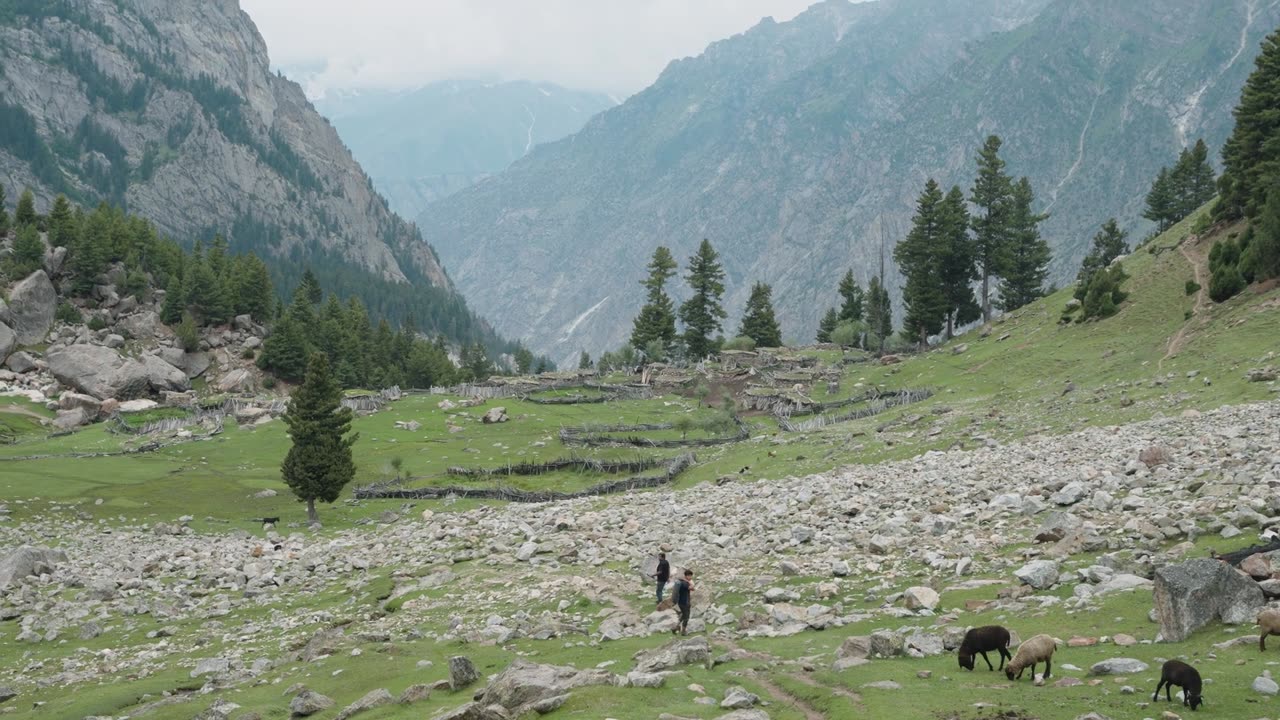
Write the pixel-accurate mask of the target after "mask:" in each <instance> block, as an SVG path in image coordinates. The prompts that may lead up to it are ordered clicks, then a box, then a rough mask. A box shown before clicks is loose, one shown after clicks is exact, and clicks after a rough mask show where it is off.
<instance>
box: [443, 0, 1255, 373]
mask: <svg viewBox="0 0 1280 720" xmlns="http://www.w3.org/2000/svg"><path fill="white" fill-rule="evenodd" d="M1277 24H1280V4H1275V3H1273V4H1265V3H1263V2H1261V0H1224V1H1223V2H1220V3H1203V2H1197V1H1196V0H1169V1H1168V2H1165V1H1163V0H1161V1H1159V2H1157V0H1136V1H1135V2H1131V3H1112V2H1104V1H1103V0H981V1H980V2H977V3H973V2H960V1H959V0H941V1H932V0H930V1H926V0H879V1H878V2H868V3H859V4H853V3H848V2H845V1H844V0H827V1H826V2H822V3H819V4H817V5H815V6H813V7H812V8H810V9H809V10H808V11H806V12H804V13H802V14H801V15H799V16H797V17H796V18H795V19H794V20H792V21H790V22H786V23H776V22H773V21H770V20H766V21H763V22H761V23H760V24H759V25H757V26H756V27H754V28H752V29H751V30H750V31H748V32H746V33H743V34H742V35H738V36H735V37H733V38H730V39H727V40H724V41H720V42H717V43H715V44H713V45H711V46H710V47H709V48H708V49H707V51H706V52H705V53H703V54H702V55H701V56H699V57H696V58H689V59H684V60H679V61H676V62H673V63H672V64H671V65H670V66H669V67H668V68H667V69H666V71H665V72H664V73H663V74H662V76H661V77H660V78H659V79H658V80H657V81H656V82H655V83H654V84H653V86H651V87H650V88H648V89H646V90H644V91H643V92H641V93H638V94H637V95H635V96H633V97H631V98H630V99H628V100H627V101H626V102H624V103H623V104H622V105H620V106H618V107H617V108H614V109H612V110H609V111H606V112H604V113H602V114H601V115H599V116H598V117H596V118H595V119H593V120H592V121H591V122H590V123H588V124H587V126H586V127H584V128H583V130H582V131H581V132H579V133H577V134H575V135H573V136H571V137H569V138H566V139H565V140H562V141H560V142H557V143H552V144H549V145H547V146H544V147H542V148H538V149H536V150H535V151H534V152H532V153H531V154H530V155H529V156H528V157H526V158H524V159H522V160H520V161H518V162H516V163H515V164H514V165H513V166H512V167H511V168H510V169H509V170H507V171H506V172H504V173H502V174H501V175H498V176H495V177H493V178H490V179H488V180H485V181H483V182H481V183H479V184H478V185H477V186H475V187H472V188H469V189H467V190H464V191H461V192H459V193H457V194H456V195H454V196H452V197H450V198H447V199H445V200H443V201H440V202H438V203H435V204H433V205H432V206H430V207H428V208H427V210H426V211H425V212H424V213H423V214H422V215H421V216H420V217H419V226H420V227H421V228H422V229H423V231H424V232H425V233H427V234H428V235H429V236H430V237H432V238H435V240H436V242H437V247H438V249H439V251H440V253H441V256H442V257H443V258H444V260H445V262H446V264H447V265H448V266H449V268H450V271H451V273H452V275H453V277H454V279H455V280H456V281H457V282H458V284H459V286H460V287H461V288H463V290H464V291H466V292H468V293H469V294H470V295H472V296H473V297H474V299H475V302H476V304H477V308H478V309H479V310H480V311H481V312H483V313H484V314H485V315H486V316H488V317H491V318H494V320H495V322H496V323H497V326H498V327H499V329H501V330H502V331H504V332H507V333H511V334H512V335H516V336H520V337H523V338H524V339H525V342H526V343H528V344H530V346H531V347H534V348H535V349H537V350H540V351H543V352H547V353H548V354H550V355H551V356H552V357H553V358H555V359H557V360H558V361H562V362H563V361H566V360H568V359H570V358H572V357H574V356H576V354H577V353H578V352H579V351H580V350H582V349H586V350H588V351H591V352H593V353H596V352H599V351H600V350H603V349H608V348H612V347H616V346H618V345H620V344H622V343H623V342H624V341H625V339H626V337H627V335H628V333H629V330H630V321H631V318H632V317H633V316H634V313H635V312H636V311H637V310H638V308H639V307H640V305H641V303H642V290H641V288H640V286H639V284H638V281H639V280H640V278H641V277H642V275H643V270H644V265H645V262H646V260H647V257H648V255H649V254H650V253H651V252H652V250H653V248H654V247H655V246H656V245H659V244H666V245H669V246H671V248H672V250H673V252H674V253H675V255H676V256H677V258H678V259H680V260H682V261H683V260H684V259H685V258H687V257H688V256H689V255H690V254H691V253H692V251H693V249H694V248H695V247H696V245H697V243H698V242H699V241H700V240H701V239H702V238H703V237H706V238H709V239H710V240H711V241H712V242H713V243H714V244H715V246H716V248H717V249H718V250H720V252H721V254H722V257H723V261H724V264H725V269H726V272H727V276H728V277H727V286H728V290H727V296H726V299H727V304H728V306H729V311H730V319H729V322H728V323H726V324H727V326H728V328H727V330H728V331H729V332H732V330H733V329H736V322H737V317H738V315H739V312H740V309H741V307H742V305H743V303H744V302H745V300H746V296H747V294H748V292H749V289H750V283H751V282H752V281H755V280H761V281H765V282H769V283H772V284H773V285H774V299H775V303H776V305H777V307H778V311H779V316H780V319H781V321H782V326H783V331H784V335H785V337H786V338H787V339H790V340H807V339H811V338H812V337H813V333H814V330H815V329H816V327H817V321H818V319H819V316H820V315H821V313H822V312H823V311H824V309H825V308H826V307H829V306H831V305H832V304H834V303H835V288H836V284H837V280H838V279H839V276H840V275H841V274H843V272H844V270H845V269H847V268H850V267H852V268H853V270H854V272H855V275H856V276H857V277H858V278H859V279H860V280H861V281H863V282H864V284H865V282H866V281H867V280H868V279H869V278H870V276H871V275H873V274H874V273H875V272H876V271H877V269H878V268H879V266H880V258H881V250H882V247H883V249H884V255H885V256H886V257H887V256H889V255H890V251H891V250H892V245H893V243H895V242H896V241H897V240H898V239H900V238H901V236H902V235H903V234H905V232H906V228H907V226H908V222H907V221H908V219H909V217H910V215H911V211H912V205H913V201H914V199H915V196H916V195H917V194H918V193H919V190H920V188H921V187H922V186H923V184H924V181H925V179H926V178H927V177H930V176H933V177H936V178H937V179H938V181H939V182H940V183H941V184H943V185H944V187H946V186H950V185H951V184H953V183H958V184H960V185H961V186H962V187H963V188H964V189H966V190H967V189H968V187H969V186H970V184H971V183H972V175H973V162H974V156H975V155H976V152H977V150H978V148H979V146H980V144H981V142H982V139H983V138H984V137H985V136H986V135H988V134H992V133H994V134H999V135H1001V136H1002V137H1003V138H1004V139H1005V145H1004V149H1003V151H1002V154H1003V155H1004V157H1005V159H1006V160H1007V161H1008V163H1009V171H1010V172H1011V173H1013V174H1015V175H1027V176H1029V177H1030V179H1031V181H1032V184H1033V186H1034V189H1035V191H1036V193H1037V197H1038V199H1039V200H1040V202H1039V205H1040V206H1041V207H1042V208H1048V209H1049V211H1050V212H1051V213H1052V217H1051V218H1050V219H1049V221H1048V222H1046V223H1045V225H1044V226H1043V232H1044V233H1045V235H1046V236H1047V237H1048V239H1049V240H1050V242H1051V243H1052V245H1053V247H1054V249H1055V262H1054V265H1053V268H1052V270H1053V278H1052V279H1053V280H1054V281H1056V282H1063V281H1065V280H1066V279H1068V278H1069V277H1071V276H1072V275H1073V274H1074V270H1075V268H1076V267H1077V266H1078V263H1079V260H1080V259H1081V257H1082V256H1083V254H1084V252H1085V249H1086V245H1087V243H1088V240H1089V238H1090V237H1091V236H1092V234H1093V232H1094V231H1095V230H1096V227H1097V226H1098V225H1099V224H1100V223H1101V222H1102V221H1103V220H1105V219H1106V218H1107V217H1109V216H1111V215H1115V216H1117V217H1119V218H1120V220H1121V221H1122V223H1123V224H1124V225H1125V226H1127V227H1129V228H1130V229H1132V230H1133V231H1134V234H1135V235H1137V236H1141V234H1142V233H1143V232H1144V231H1145V230H1146V228H1147V227H1148V225H1147V224H1146V223H1145V221H1143V220H1142V219H1141V217H1140V214H1141V204H1142V196H1143V195H1144V194H1145V192H1146V190H1147V188H1148V187H1149V184H1150V182H1151V179H1152V178H1153V177H1154V176H1155V173H1156V172H1157V170H1158V169H1159V167H1160V166H1162V165H1166V164H1169V163H1170V162H1172V160H1173V159H1174V158H1175V157H1176V154H1177V152H1178V149H1179V144H1180V143H1190V142H1194V141H1195V138H1197V137H1201V136H1203V137H1204V138H1205V140H1206V141H1207V142H1209V143H1210V146H1211V147H1213V148H1214V150H1215V152H1216V148H1217V147H1218V146H1220V144H1221V142H1222V141H1223V140H1224V139H1225V137H1226V136H1227V133H1228V132H1229V130H1230V127H1231V107H1232V106H1233V105H1234V102H1235V100H1236V97H1237V96H1238V93H1239V89H1240V87H1241V85H1242V84H1243V81H1244V78H1245V76H1246V75H1247V73H1248V72H1249V69H1250V68H1251V64H1252V60H1253V57H1254V54H1255V53H1256V48H1257V45H1258V42H1259V41H1260V40H1261V38H1262V37H1263V36H1264V35H1265V34H1266V33H1267V32H1269V31H1270V30H1271V29H1273V28H1274V27H1275V26H1276V25H1277ZM890 270H891V272H892V268H890ZM898 285H899V283H898V282H897V280H896V279H895V280H891V282H890V286H891V288H892V289H893V291H894V293H895V294H896V293H897V291H898ZM482 289H483V292H481V290H482ZM675 289H676V292H677V293H680V292H682V291H683V288H681V287H677V288H675Z"/></svg>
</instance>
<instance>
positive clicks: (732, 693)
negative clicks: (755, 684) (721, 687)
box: [720, 685, 760, 710]
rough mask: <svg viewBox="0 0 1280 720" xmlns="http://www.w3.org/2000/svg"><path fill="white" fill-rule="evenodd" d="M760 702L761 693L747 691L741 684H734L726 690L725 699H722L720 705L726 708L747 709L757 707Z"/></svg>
mask: <svg viewBox="0 0 1280 720" xmlns="http://www.w3.org/2000/svg"><path fill="white" fill-rule="evenodd" d="M759 702H760V696H759V695H756V694H755V693H750V692H747V690H746V688H743V687H742V686H741V685H734V686H732V687H730V688H729V689H728V690H725V691H724V700H721V701H720V707H722V708H724V709H725V710H745V709H747V708H751V707H755V706H756V704H757V703H759Z"/></svg>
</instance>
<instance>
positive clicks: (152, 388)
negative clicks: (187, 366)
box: [45, 345, 191, 400]
mask: <svg viewBox="0 0 1280 720" xmlns="http://www.w3.org/2000/svg"><path fill="white" fill-rule="evenodd" d="M45 359H46V361H47V362H48V363H49V372H50V373H52V374H53V376H54V377H55V378H57V380H58V382H60V383H62V384H64V385H67V386H69V387H74V388H76V389H77V390H80V391H81V392H85V393H88V394H90V395H92V396H94V397H96V398H98V399H99V400H106V399H109V398H114V399H116V400H132V399H135V398H141V397H146V396H148V395H152V394H159V393H160V392H162V391H165V390H170V391H183V390H186V389H188V388H190V387H191V384H190V382H189V381H188V380H187V375H186V373H184V372H183V371H181V370H179V369H178V368H176V367H174V366H172V365H170V364H169V363H167V362H165V361H164V360H161V359H160V358H158V357H156V356H154V355H144V356H143V357H142V358H141V359H134V358H129V357H125V356H123V355H121V354H120V353H119V352H116V351H115V350H113V349H111V348H108V347H104V346H101V345H69V346H66V347H60V348H55V349H53V350H50V351H49V353H48V355H46V357H45Z"/></svg>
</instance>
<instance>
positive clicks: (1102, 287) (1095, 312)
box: [1077, 265, 1129, 322]
mask: <svg viewBox="0 0 1280 720" xmlns="http://www.w3.org/2000/svg"><path fill="white" fill-rule="evenodd" d="M1128 279H1129V276H1128V275H1127V274H1125V271H1124V267H1123V266H1121V265H1113V266H1112V267H1110V268H1107V269H1105V270H1099V271H1098V272H1096V273H1094V274H1093V276H1092V277H1091V278H1090V279H1089V287H1088V289H1087V290H1086V291H1085V295H1084V303H1083V304H1082V306H1081V312H1080V317H1079V318H1078V319H1077V322H1084V321H1085V320H1088V319H1090V318H1098V319H1099V320H1101V319H1103V318H1109V317H1111V316H1112V315H1115V314H1116V313H1117V312H1119V311H1120V303H1122V302H1124V301H1125V299H1126V298H1128V297H1129V294H1128V293H1126V292H1124V291H1123V290H1121V289H1120V285H1121V284H1122V283H1123V282H1124V281H1125V280H1128Z"/></svg>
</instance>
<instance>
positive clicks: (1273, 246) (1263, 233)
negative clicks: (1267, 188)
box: [1246, 182, 1280, 280]
mask: <svg viewBox="0 0 1280 720" xmlns="http://www.w3.org/2000/svg"><path fill="white" fill-rule="evenodd" d="M1246 252H1248V254H1249V270H1250V271H1251V272H1252V274H1253V278H1254V280H1266V279H1268V278H1273V277H1280V182H1277V183H1276V184H1275V185H1272V186H1271V192H1269V193H1267V202H1266V204H1265V205H1263V206H1262V212H1261V213H1259V215H1258V219H1257V221H1256V224H1255V228H1254V232H1253V239H1252V240H1251V241H1250V242H1249V248H1248V250H1247V251H1246Z"/></svg>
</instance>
